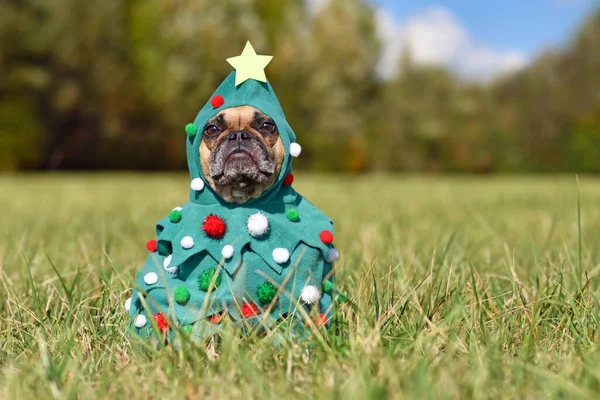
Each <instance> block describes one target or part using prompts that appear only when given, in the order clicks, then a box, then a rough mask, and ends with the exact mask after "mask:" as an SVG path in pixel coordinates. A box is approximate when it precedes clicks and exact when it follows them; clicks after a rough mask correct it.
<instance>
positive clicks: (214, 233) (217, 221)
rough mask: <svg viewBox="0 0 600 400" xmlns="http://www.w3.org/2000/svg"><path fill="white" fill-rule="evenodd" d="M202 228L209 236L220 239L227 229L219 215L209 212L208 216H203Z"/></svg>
mask: <svg viewBox="0 0 600 400" xmlns="http://www.w3.org/2000/svg"><path fill="white" fill-rule="evenodd" d="M202 229H203V230H204V232H206V234H207V235H208V236H209V237H211V238H213V239H221V238H222V237H223V236H225V229H227V225H225V221H223V220H222V219H221V217H219V216H217V215H214V214H210V215H209V216H208V217H206V218H204V222H203V223H202Z"/></svg>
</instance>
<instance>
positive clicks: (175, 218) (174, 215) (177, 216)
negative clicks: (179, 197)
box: [169, 210, 181, 223]
mask: <svg viewBox="0 0 600 400" xmlns="http://www.w3.org/2000/svg"><path fill="white" fill-rule="evenodd" d="M169 221H171V222H174V223H177V222H179V221H181V211H179V210H173V211H171V212H170V213H169Z"/></svg>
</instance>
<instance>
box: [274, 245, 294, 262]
mask: <svg viewBox="0 0 600 400" xmlns="http://www.w3.org/2000/svg"><path fill="white" fill-rule="evenodd" d="M289 259H290V252H289V251H288V250H287V249H284V248H281V247H278V248H276V249H274V250H273V260H275V262H276V263H277V264H283V263H286V262H287V261H288V260H289Z"/></svg>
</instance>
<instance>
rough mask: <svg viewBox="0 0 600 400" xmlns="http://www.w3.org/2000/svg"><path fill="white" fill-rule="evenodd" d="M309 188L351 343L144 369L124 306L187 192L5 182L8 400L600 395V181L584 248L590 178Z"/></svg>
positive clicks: (301, 186) (1, 250)
mask: <svg viewBox="0 0 600 400" xmlns="http://www.w3.org/2000/svg"><path fill="white" fill-rule="evenodd" d="M296 182H297V183H295V187H296V189H297V190H299V191H300V192H301V193H303V194H304V195H306V196H307V197H308V198H309V199H310V200H311V201H312V202H313V203H315V204H316V205H317V206H318V207H320V208H321V209H322V210H324V211H325V212H326V213H327V214H328V215H329V216H331V217H332V219H333V220H334V221H335V226H336V244H337V246H338V248H339V249H340V251H341V254H342V256H341V259H340V261H339V263H338V266H337V268H338V282H339V285H340V287H341V288H343V289H344V290H345V291H346V292H347V293H348V294H349V297H350V299H351V301H352V303H353V304H354V308H353V307H352V306H350V305H344V306H343V307H342V310H343V317H344V323H345V324H344V325H342V326H341V332H342V334H341V335H340V336H335V335H334V334H333V332H332V333H331V336H330V337H329V336H324V337H322V336H321V335H319V334H317V335H315V337H314V338H313V339H311V343H310V347H311V350H307V347H309V346H308V344H298V345H295V346H280V347H274V346H272V345H271V343H270V342H269V341H266V340H264V341H257V340H243V341H241V340H240V339H239V338H238V337H237V336H236V335H234V334H232V332H230V331H226V333H225V334H224V336H223V339H222V344H221V347H220V348H219V349H218V355H215V354H214V349H212V350H210V351H209V352H208V353H207V352H205V350H204V348H203V347H196V348H193V347H189V346H184V347H183V348H181V349H180V350H175V349H173V348H170V349H167V350H165V351H162V352H160V353H157V354H142V353H136V352H134V351H133V349H132V347H131V344H130V343H129V341H128V339H127V338H126V336H125V335H124V328H125V322H126V319H125V314H124V311H123V303H124V300H125V299H126V298H127V297H128V296H129V293H130V292H129V287H130V280H131V278H132V277H133V276H134V274H135V272H136V270H137V269H138V268H139V267H140V266H141V263H142V262H143V260H144V258H145V256H146V251H145V249H144V243H145V242H146V240H148V238H151V237H152V235H153V233H154V231H153V226H154V223H155V222H156V221H157V220H158V219H159V218H161V217H162V216H163V215H165V214H166V213H167V212H168V211H170V210H171V209H172V208H173V207H174V206H177V205H180V204H182V203H183V202H185V201H186V194H187V187H188V179H187V176H186V175H183V174H179V175H157V176H154V175H152V176H150V175H124V174H113V175H110V174H102V175H91V174H85V175H55V176H53V175H45V176H36V175H23V176H21V175H15V176H4V177H1V178H0V193H1V194H0V207H1V209H2V214H1V219H0V220H1V224H0V260H1V261H0V272H1V282H0V284H1V286H0V397H2V398H7V399H12V398H17V397H18V398H52V397H53V398H76V397H78V398H87V399H92V398H111V397H112V398H122V397H126V398H129V399H135V398H161V397H162V398H164V397H165V396H168V397H169V398H171V397H172V398H184V397H185V396H187V397H188V398H195V397H202V396H207V397H209V398H242V397H244V398H246V399H250V398H275V397H278V398H310V397H312V396H318V397H321V398H344V399H350V398H357V399H359V398H360V399H362V398H465V397H476V398H543V397H561V398H586V397H587V398H593V397H595V396H597V395H598V394H599V393H600V370H599V369H598V367H597V366H598V365H599V363H600V352H599V351H598V349H597V346H596V341H597V339H598V321H597V319H598V315H599V313H598V312H599V304H598V296H599V291H598V289H599V288H598V278H597V274H598V266H599V262H600V254H599V252H598V246H597V243H596V239H597V237H598V236H599V234H600V211H599V210H600V208H599V207H597V204H598V201H599V200H600V184H599V183H600V182H598V180H597V179H592V178H585V177H584V178H582V179H581V182H580V185H579V189H580V192H581V196H580V200H581V229H579V228H578V213H577V203H578V195H577V190H578V186H577V183H576V180H575V177H573V176H563V177H544V178H540V177H536V178H528V177H522V178H515V177H511V178H503V177H496V178H486V179H477V178H460V177H456V178H448V177H446V178H434V177H426V176H423V177H410V178H408V177H402V176H398V177H392V176H362V177H346V178H344V177H340V176H322V175H321V176H318V175H300V176H298V177H297V180H296ZM53 266H54V267H53ZM54 268H55V269H56V271H57V272H55V270H54ZM59 274H60V277H59Z"/></svg>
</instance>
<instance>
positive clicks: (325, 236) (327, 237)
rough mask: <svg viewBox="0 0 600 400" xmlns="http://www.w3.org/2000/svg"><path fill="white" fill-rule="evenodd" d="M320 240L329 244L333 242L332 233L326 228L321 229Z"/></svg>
mask: <svg viewBox="0 0 600 400" xmlns="http://www.w3.org/2000/svg"><path fill="white" fill-rule="evenodd" d="M320 238H321V242H323V243H325V244H331V243H332V242H333V233H331V232H330V231H328V230H324V231H321V235H320Z"/></svg>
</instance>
